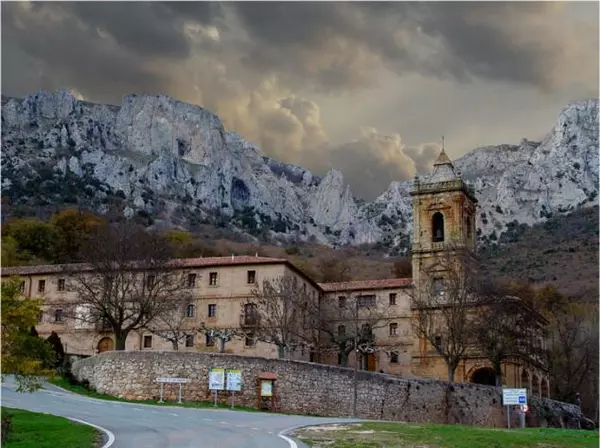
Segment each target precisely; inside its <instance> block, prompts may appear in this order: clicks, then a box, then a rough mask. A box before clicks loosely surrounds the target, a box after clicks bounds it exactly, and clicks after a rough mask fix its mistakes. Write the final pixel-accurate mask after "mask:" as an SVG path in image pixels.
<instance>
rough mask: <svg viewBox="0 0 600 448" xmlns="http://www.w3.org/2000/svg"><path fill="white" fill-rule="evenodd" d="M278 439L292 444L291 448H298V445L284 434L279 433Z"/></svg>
mask: <svg viewBox="0 0 600 448" xmlns="http://www.w3.org/2000/svg"><path fill="white" fill-rule="evenodd" d="M277 437H279V438H281V439H283V440H285V441H286V442H287V443H289V444H290V448H298V445H297V444H296V442H294V441H293V440H292V439H290V438H289V437H288V436H286V435H284V434H282V433H279V434H277Z"/></svg>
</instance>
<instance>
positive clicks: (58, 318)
mask: <svg viewBox="0 0 600 448" xmlns="http://www.w3.org/2000/svg"><path fill="white" fill-rule="evenodd" d="M62 321H63V310H61V309H58V310H54V322H62Z"/></svg>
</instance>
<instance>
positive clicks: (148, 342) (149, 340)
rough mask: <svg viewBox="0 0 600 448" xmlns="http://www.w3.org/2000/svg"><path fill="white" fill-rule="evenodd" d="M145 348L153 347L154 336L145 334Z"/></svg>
mask: <svg viewBox="0 0 600 448" xmlns="http://www.w3.org/2000/svg"><path fill="white" fill-rule="evenodd" d="M144 348H152V336H150V335H148V336H144Z"/></svg>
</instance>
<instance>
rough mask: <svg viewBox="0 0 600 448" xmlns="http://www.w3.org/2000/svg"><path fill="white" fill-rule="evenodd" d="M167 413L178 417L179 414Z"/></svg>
mask: <svg viewBox="0 0 600 448" xmlns="http://www.w3.org/2000/svg"><path fill="white" fill-rule="evenodd" d="M169 415H172V416H174V417H178V416H179V414H171V413H169Z"/></svg>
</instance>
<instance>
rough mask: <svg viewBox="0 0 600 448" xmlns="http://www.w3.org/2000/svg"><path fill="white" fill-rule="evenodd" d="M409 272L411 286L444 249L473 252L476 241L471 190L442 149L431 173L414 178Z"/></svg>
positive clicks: (416, 282)
mask: <svg viewBox="0 0 600 448" xmlns="http://www.w3.org/2000/svg"><path fill="white" fill-rule="evenodd" d="M410 194H411V196H412V198H413V238H412V271H413V281H414V282H415V285H419V284H420V280H421V277H422V273H423V271H424V270H425V269H427V268H428V267H429V266H431V265H433V264H434V263H435V261H436V258H438V257H440V256H443V254H445V253H446V252H447V251H448V250H452V249H466V250H468V251H470V252H473V253H474V252H475V246H476V241H477V239H476V238H477V236H476V228H475V218H476V204H477V199H476V198H475V192H474V190H473V188H472V187H471V186H470V185H468V184H467V183H466V182H465V181H463V180H462V178H461V176H460V173H459V172H458V171H457V170H456V169H455V168H454V165H453V164H452V162H451V161H450V158H449V157H448V156H447V154H446V151H445V149H444V148H443V145H442V150H441V152H440V154H439V155H438V157H437V159H436V161H435V162H434V164H433V172H432V173H431V174H429V175H427V176H424V177H423V178H422V179H421V178H419V177H418V176H415V178H414V183H413V189H412V191H411V193H410Z"/></svg>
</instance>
